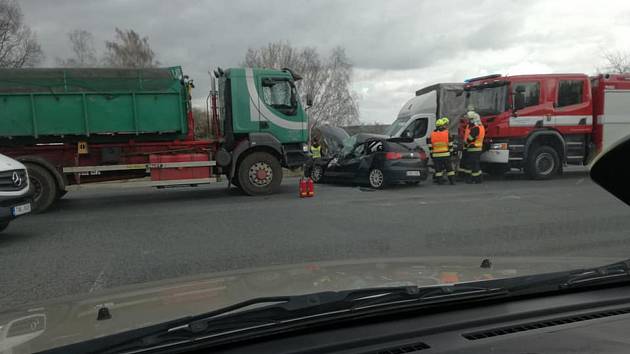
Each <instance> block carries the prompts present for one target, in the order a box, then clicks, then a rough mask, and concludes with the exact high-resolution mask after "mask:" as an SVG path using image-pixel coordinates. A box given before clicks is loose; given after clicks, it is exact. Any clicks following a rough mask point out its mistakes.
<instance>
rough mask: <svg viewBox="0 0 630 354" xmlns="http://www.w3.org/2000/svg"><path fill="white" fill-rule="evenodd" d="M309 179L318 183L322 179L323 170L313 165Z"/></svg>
mask: <svg viewBox="0 0 630 354" xmlns="http://www.w3.org/2000/svg"><path fill="white" fill-rule="evenodd" d="M311 179H312V180H313V182H315V183H320V182H321V181H322V179H324V168H323V167H322V166H320V165H314V166H313V168H312V169H311Z"/></svg>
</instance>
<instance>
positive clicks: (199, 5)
mask: <svg viewBox="0 0 630 354" xmlns="http://www.w3.org/2000/svg"><path fill="white" fill-rule="evenodd" d="M19 3H20V5H21V6H22V8H23V11H24V14H25V20H26V21H27V22H28V23H29V25H31V27H32V28H33V29H34V30H35V31H36V33H37V35H38V38H39V40H40V42H41V45H42V48H43V50H44V51H45V54H46V55H47V64H48V65H54V63H55V60H54V59H55V58H56V57H65V56H66V53H67V52H68V51H69V49H70V46H69V43H68V41H67V36H66V34H67V33H68V32H69V31H71V30H73V29H85V30H88V31H90V32H92V33H93V34H94V37H95V39H96V40H97V43H96V44H97V47H98V48H100V49H101V50H102V48H103V47H104V46H103V42H104V41H105V40H108V39H111V38H112V37H113V34H114V28H115V27H120V28H124V29H134V30H136V31H137V32H139V33H140V34H141V35H144V36H148V37H149V42H150V43H151V45H152V47H153V49H154V50H155V52H156V53H157V54H158V59H159V60H160V62H162V63H163V64H164V65H182V66H183V67H184V70H185V72H186V73H188V74H189V75H190V76H191V77H193V78H195V80H196V81H197V87H198V88H197V90H196V93H195V97H196V98H197V99H201V98H202V97H203V95H204V91H206V90H207V87H208V75H207V71H208V69H210V68H214V67H216V66H221V67H229V66H234V65H238V64H239V63H240V62H241V61H242V59H243V57H244V54H245V52H246V50H247V48H248V47H260V46H264V45H266V44H267V43H269V42H272V41H279V40H280V41H289V42H290V43H292V44H293V45H296V46H312V47H317V48H318V49H320V50H321V51H324V52H325V51H327V50H329V49H331V48H333V47H335V46H343V47H345V48H346V52H347V54H348V55H349V57H350V59H351V60H352V62H353V63H354V65H355V68H356V69H358V70H363V71H364V72H373V73H374V77H375V78H374V80H387V79H388V75H390V73H392V72H399V73H400V72H413V71H416V72H418V71H422V72H425V73H430V74H431V75H429V76H428V77H433V78H444V77H447V78H448V77H454V76H456V75H455V74H453V73H458V74H457V75H460V76H461V75H466V76H474V75H475V74H477V71H480V72H484V71H485V70H496V69H497V68H498V69H501V68H504V67H510V66H511V65H514V64H516V62H512V63H506V60H508V59H506V58H501V57H499V56H496V57H491V56H490V57H489V58H490V60H489V61H487V62H481V63H479V58H487V57H488V56H487V53H488V52H492V53H505V52H510V50H512V51H513V49H515V48H517V49H518V48H523V49H525V52H526V53H528V54H527V55H528V57H527V58H523V57H520V58H516V59H510V60H515V61H517V62H518V60H522V59H527V60H529V61H531V62H532V63H550V64H551V65H553V67H555V66H556V65H562V61H566V59H565V58H564V56H563V55H562V51H563V50H566V48H569V49H571V48H575V47H576V46H581V45H583V43H586V42H600V43H604V42H605V40H606V38H607V36H608V37H610V35H611V33H608V32H610V30H606V27H605V26H610V25H611V24H612V25H615V26H625V27H627V26H628V25H627V21H624V17H623V16H622V15H623V14H628V13H630V12H628V9H627V8H626V9H621V10H620V11H619V14H621V15H616V16H614V17H611V15H610V14H609V13H608V12H606V11H604V12H602V11H600V12H598V15H597V16H599V17H593V14H591V13H592V12H595V11H594V10H596V9H598V8H601V7H602V5H598V4H591V3H587V2H584V3H582V4H576V5H575V6H572V7H571V8H570V9H566V6H564V5H562V4H560V3H557V2H552V1H544V0H538V1H522V0H504V1H492V0H476V1H470V0H468V1H464V0H442V1H418V0H400V1H382V0H363V1H334V0H318V1H307V0H265V1H246V0H231V1H229V0H226V1H219V0H216V1H214V0H213V1H210V0H208V1H201V0H186V1H172V0H170V1H166V0H134V1H126V0H108V1H100V0H54V1H52V0H51V1H44V0H20V2H19ZM589 4H591V5H589ZM589 6H590V8H589ZM587 8H589V9H590V10H588V9H587ZM585 9H586V10H585ZM559 12H562V13H563V16H562V17H559V16H556V15H555V13H559ZM568 12H575V13H574V14H572V15H569V14H568ZM587 17H588V20H587V19H586V18H587ZM541 19H542V20H541ZM540 21H546V23H541V22H540ZM563 21H564V22H563ZM597 26H599V27H597ZM550 28H553V29H550ZM598 30H599V31H600V32H601V33H602V34H601V35H595V34H594V33H595V32H597V31H598ZM606 31H608V32H606ZM563 48H565V49H563ZM554 53H555V54H554ZM484 54H485V56H484ZM497 55H500V54H497ZM584 57H585V56H584ZM584 60H586V59H584ZM445 62H447V63H449V65H448V67H444V65H443V64H444V63H445ZM475 62H476V64H475ZM475 65H476V69H471V67H472V68H475ZM460 73H463V74H460ZM416 79H420V80H427V78H426V77H425V78H416ZM414 89H415V88H414ZM393 92H394V91H392V92H391V95H392V97H394V96H393V95H394V93H393ZM366 97H368V98H367V99H368V100H369V99H371V98H369V97H373V96H369V95H368V96H366ZM370 105H371V103H370V102H365V107H369V106H370Z"/></svg>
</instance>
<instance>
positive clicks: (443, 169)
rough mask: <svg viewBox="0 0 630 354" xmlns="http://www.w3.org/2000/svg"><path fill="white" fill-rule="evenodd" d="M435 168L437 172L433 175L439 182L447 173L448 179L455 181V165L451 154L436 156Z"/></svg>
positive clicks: (434, 160) (434, 159)
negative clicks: (452, 162) (452, 163)
mask: <svg viewBox="0 0 630 354" xmlns="http://www.w3.org/2000/svg"><path fill="white" fill-rule="evenodd" d="M433 169H434V170H435V174H434V175H433V177H434V179H435V180H436V181H437V182H440V181H441V180H442V178H443V177H444V176H445V175H446V177H448V180H449V181H451V183H453V177H454V176H455V172H454V171H453V166H452V165H451V157H450V156H444V157H434V158H433Z"/></svg>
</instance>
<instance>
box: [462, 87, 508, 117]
mask: <svg viewBox="0 0 630 354" xmlns="http://www.w3.org/2000/svg"><path fill="white" fill-rule="evenodd" d="M507 93H508V88H507V86H499V87H487V88H480V89H472V90H469V91H468V92H467V93H466V107H468V108H469V109H471V108H472V109H473V110H474V111H475V112H477V113H479V114H480V115H481V116H486V115H491V114H499V113H501V112H504V111H505V110H506V109H507Z"/></svg>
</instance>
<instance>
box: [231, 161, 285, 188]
mask: <svg viewBox="0 0 630 354" xmlns="http://www.w3.org/2000/svg"><path fill="white" fill-rule="evenodd" d="M238 182H239V184H240V187H241V189H242V190H243V192H245V194H247V195H264V194H271V193H273V192H274V191H276V190H277V189H278V186H280V183H281V182H282V167H281V166H280V161H278V159H277V158H276V157H275V156H273V155H271V154H269V153H266V152H254V153H252V154H249V155H247V156H245V158H244V159H243V161H241V163H240V164H239V166H238Z"/></svg>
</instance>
